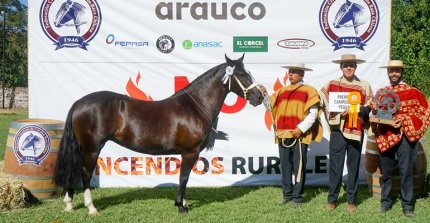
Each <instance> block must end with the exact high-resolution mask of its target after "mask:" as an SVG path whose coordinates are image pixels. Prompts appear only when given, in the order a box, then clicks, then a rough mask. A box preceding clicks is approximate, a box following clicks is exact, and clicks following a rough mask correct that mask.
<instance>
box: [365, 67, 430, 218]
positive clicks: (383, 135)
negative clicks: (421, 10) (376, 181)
mask: <svg viewBox="0 0 430 223" xmlns="http://www.w3.org/2000/svg"><path fill="white" fill-rule="evenodd" d="M381 68H387V74H388V79H389V81H390V85H389V86H386V87H384V88H381V89H379V90H378V92H377V93H376V95H379V91H388V92H389V91H393V92H395V93H396V94H397V95H398V97H399V99H400V105H399V108H398V110H397V112H395V114H394V115H393V121H394V123H393V124H391V125H390V124H377V125H376V126H375V128H374V131H375V138H376V143H377V145H378V147H379V150H380V151H381V172H382V191H381V209H380V211H381V212H382V213H384V212H386V211H388V210H389V209H390V208H391V207H392V205H393V200H394V198H393V197H391V195H390V193H391V189H392V184H393V169H394V163H395V161H396V159H398V167H399V173H400V191H401V202H402V208H403V213H404V214H405V216H407V217H412V216H413V211H414V191H413V174H412V163H413V160H412V157H413V150H414V148H415V146H416V144H417V143H418V141H419V139H420V138H421V137H422V136H423V135H424V133H425V131H426V130H427V127H428V125H429V122H430V109H429V107H428V104H427V100H426V98H425V97H424V95H423V94H422V93H421V92H420V91H419V90H418V89H417V88H414V87H412V86H409V85H407V84H406V83H405V82H403V80H402V76H403V71H404V68H408V66H405V65H404V64H403V61H401V60H390V61H388V65H387V66H383V67H381ZM372 107H375V106H373V103H372ZM373 113H375V110H374V111H373Z"/></svg>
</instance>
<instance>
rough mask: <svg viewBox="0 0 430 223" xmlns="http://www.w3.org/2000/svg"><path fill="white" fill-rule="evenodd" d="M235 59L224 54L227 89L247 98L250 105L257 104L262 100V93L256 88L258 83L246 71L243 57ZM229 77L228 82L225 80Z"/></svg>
mask: <svg viewBox="0 0 430 223" xmlns="http://www.w3.org/2000/svg"><path fill="white" fill-rule="evenodd" d="M244 56H245V54H243V55H242V57H241V58H239V59H237V60H231V59H230V58H228V57H227V55H226V56H225V59H226V62H227V67H226V68H225V74H224V78H223V80H224V82H225V83H226V85H228V87H229V90H230V91H232V92H234V93H236V94H237V95H239V96H241V97H243V98H245V99H246V100H248V101H249V102H250V103H251V104H252V105H254V106H257V105H259V104H261V102H262V101H263V95H262V93H261V91H260V89H259V88H258V84H257V83H256V82H255V81H254V79H253V78H252V76H251V73H250V72H249V71H247V70H246V69H245V67H244V65H243V58H244ZM228 79H230V80H229V81H231V86H230V83H227V80H228Z"/></svg>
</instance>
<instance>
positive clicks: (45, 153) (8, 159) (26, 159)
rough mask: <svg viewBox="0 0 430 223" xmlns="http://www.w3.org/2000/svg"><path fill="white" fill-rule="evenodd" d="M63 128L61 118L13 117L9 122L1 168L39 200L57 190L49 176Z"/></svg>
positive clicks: (56, 193)
mask: <svg viewBox="0 0 430 223" xmlns="http://www.w3.org/2000/svg"><path fill="white" fill-rule="evenodd" d="M63 129H64V123H63V121H58V120H50V119H16V120H14V121H12V122H11V124H10V128H9V134H8V138H7V143H6V149H5V161H4V164H5V168H4V169H5V172H6V173H8V174H10V175H13V176H15V177H16V178H18V179H20V180H21V181H22V182H23V183H24V185H25V187H26V188H27V189H28V190H29V191H30V192H31V193H32V194H33V195H34V196H35V197H37V198H39V199H41V200H43V199H48V198H52V197H55V196H57V195H58V194H59V192H60V189H59V188H57V187H56V185H55V183H54V180H53V179H54V170H55V162H56V160H57V154H58V151H59V146H60V141H61V136H62V134H63Z"/></svg>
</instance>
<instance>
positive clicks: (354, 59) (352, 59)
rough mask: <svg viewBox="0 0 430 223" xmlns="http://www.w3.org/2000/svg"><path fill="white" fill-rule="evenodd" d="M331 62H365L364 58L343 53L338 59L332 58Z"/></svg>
mask: <svg viewBox="0 0 430 223" xmlns="http://www.w3.org/2000/svg"><path fill="white" fill-rule="evenodd" d="M331 62H333V63H337V64H340V63H343V62H355V63H357V64H360V63H364V62H366V61H365V60H361V59H357V56H355V54H343V55H342V56H340V60H332V61H331Z"/></svg>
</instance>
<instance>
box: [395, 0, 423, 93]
mask: <svg viewBox="0 0 430 223" xmlns="http://www.w3.org/2000/svg"><path fill="white" fill-rule="evenodd" d="M392 3H393V4H392V7H393V8H392V24H391V58H392V59H400V60H403V61H404V62H405V63H406V64H408V65H410V66H412V68H410V69H407V70H406V72H405V76H404V79H405V81H406V82H407V83H408V84H411V85H412V86H414V87H417V88H419V89H420V90H421V91H422V92H423V93H424V94H425V95H426V96H429V95H430V78H429V77H428V76H429V74H430V63H429V59H430V8H429V5H430V0H392Z"/></svg>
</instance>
